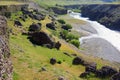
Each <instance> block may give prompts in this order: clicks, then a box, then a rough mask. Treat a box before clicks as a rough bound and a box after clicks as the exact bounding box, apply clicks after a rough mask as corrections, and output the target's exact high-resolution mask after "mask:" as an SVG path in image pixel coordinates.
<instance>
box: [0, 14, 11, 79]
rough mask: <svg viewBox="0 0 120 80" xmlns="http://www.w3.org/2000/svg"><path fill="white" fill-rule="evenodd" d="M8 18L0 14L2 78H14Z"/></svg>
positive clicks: (0, 63)
mask: <svg viewBox="0 0 120 80" xmlns="http://www.w3.org/2000/svg"><path fill="white" fill-rule="evenodd" d="M12 70H13V67H12V63H11V61H10V50H9V41H8V31H7V20H6V18H5V17H3V16H0V80H12Z"/></svg>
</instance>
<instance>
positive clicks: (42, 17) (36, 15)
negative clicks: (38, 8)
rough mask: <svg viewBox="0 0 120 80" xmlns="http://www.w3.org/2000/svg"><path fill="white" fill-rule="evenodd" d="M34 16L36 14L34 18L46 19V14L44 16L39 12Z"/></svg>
mask: <svg viewBox="0 0 120 80" xmlns="http://www.w3.org/2000/svg"><path fill="white" fill-rule="evenodd" d="M33 16H34V19H36V20H39V21H40V20H44V19H45V16H42V15H39V14H35V15H33Z"/></svg>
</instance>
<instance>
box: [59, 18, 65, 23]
mask: <svg viewBox="0 0 120 80" xmlns="http://www.w3.org/2000/svg"><path fill="white" fill-rule="evenodd" d="M58 22H59V23H61V24H65V23H66V22H65V21H64V20H62V19H59V20H58Z"/></svg>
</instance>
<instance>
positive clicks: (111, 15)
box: [81, 4, 120, 31]
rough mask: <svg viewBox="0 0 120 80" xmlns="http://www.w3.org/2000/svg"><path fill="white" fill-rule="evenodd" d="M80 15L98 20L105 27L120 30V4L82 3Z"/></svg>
mask: <svg viewBox="0 0 120 80" xmlns="http://www.w3.org/2000/svg"><path fill="white" fill-rule="evenodd" d="M81 13H82V16H84V17H89V18H90V19H91V20H95V21H98V22H99V23H101V24H103V25H105V26H106V27H108V28H110V29H113V30H118V31H120V5H113V4H94V5H83V7H82V8H81Z"/></svg>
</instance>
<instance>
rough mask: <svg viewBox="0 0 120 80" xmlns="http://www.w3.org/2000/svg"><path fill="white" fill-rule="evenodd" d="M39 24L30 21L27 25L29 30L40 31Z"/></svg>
mask: <svg viewBox="0 0 120 80" xmlns="http://www.w3.org/2000/svg"><path fill="white" fill-rule="evenodd" d="M41 25H42V24H41V23H32V25H30V27H29V31H40V29H41Z"/></svg>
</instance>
